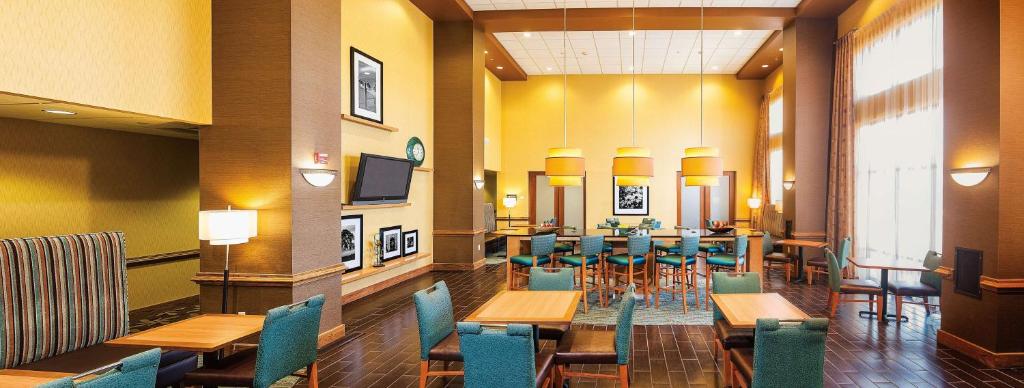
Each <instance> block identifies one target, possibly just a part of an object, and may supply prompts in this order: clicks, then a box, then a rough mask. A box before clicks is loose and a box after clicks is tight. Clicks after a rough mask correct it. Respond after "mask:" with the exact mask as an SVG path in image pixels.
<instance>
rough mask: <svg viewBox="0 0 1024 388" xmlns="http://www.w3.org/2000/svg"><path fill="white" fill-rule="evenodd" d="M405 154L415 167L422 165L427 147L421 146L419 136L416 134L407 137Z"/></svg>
mask: <svg viewBox="0 0 1024 388" xmlns="http://www.w3.org/2000/svg"><path fill="white" fill-rule="evenodd" d="M405 156H406V157H407V158H409V160H411V161H412V164H413V165H415V166H416V167H419V166H422V165H423V159H425V158H426V157H427V149H426V148H425V147H423V142H422V141H420V138H418V137H416V136H413V137H411V138H409V142H408V143H406V144H405Z"/></svg>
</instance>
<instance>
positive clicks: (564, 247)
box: [555, 243, 575, 253]
mask: <svg viewBox="0 0 1024 388" xmlns="http://www.w3.org/2000/svg"><path fill="white" fill-rule="evenodd" d="M573 249H575V247H574V246H573V245H572V244H569V243H555V252H559V253H564V252H572V251H573Z"/></svg>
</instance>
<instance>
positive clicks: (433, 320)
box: [412, 280, 462, 387]
mask: <svg viewBox="0 0 1024 388" xmlns="http://www.w3.org/2000/svg"><path fill="white" fill-rule="evenodd" d="M412 300H413V303H414V304H415V305H416V323H417V325H418V327H419V334H420V387H425V386H426V385H427V378H428V377H430V376H460V375H462V372H461V371H449V370H447V369H448V363H450V362H457V361H462V353H460V352H459V335H458V334H456V333H455V313H454V311H453V310H452V295H451V292H449V291H448V284H446V283H445V282H444V281H443V280H442V281H440V282H437V283H434V285H433V286H430V287H429V288H426V289H422V290H419V291H416V293H415V294H413V295H412ZM430 361H441V364H442V365H443V366H444V367H445V368H444V369H445V370H444V371H431V370H430Z"/></svg>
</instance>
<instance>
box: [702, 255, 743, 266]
mask: <svg viewBox="0 0 1024 388" xmlns="http://www.w3.org/2000/svg"><path fill="white" fill-rule="evenodd" d="M707 263H708V265H717V266H720V267H735V266H736V255H728V254H720V255H714V256H711V257H708V259H707Z"/></svg>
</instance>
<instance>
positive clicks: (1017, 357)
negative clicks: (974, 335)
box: [936, 329, 1024, 369]
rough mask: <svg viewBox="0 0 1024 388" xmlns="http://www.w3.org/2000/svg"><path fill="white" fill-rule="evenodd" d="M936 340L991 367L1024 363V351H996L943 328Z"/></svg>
mask: <svg viewBox="0 0 1024 388" xmlns="http://www.w3.org/2000/svg"><path fill="white" fill-rule="evenodd" d="M936 340H937V341H938V342H939V344H941V345H944V346H948V347H950V348H952V349H953V350H956V351H958V352H960V353H963V354H964V355H966V356H968V357H970V358H973V359H975V360H977V361H978V362H981V363H982V364H985V365H986V366H988V367H989V368H998V369H1003V368H1010V367H1014V366H1021V365H1024V352H1019V353H996V352H993V351H991V350H988V349H985V348H983V347H981V346H979V345H977V344H975V343H973V342H970V341H968V340H965V339H963V338H960V337H957V336H956V335H954V334H951V333H949V332H948V331H945V330H942V329H939V332H938V334H937V336H936Z"/></svg>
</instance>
